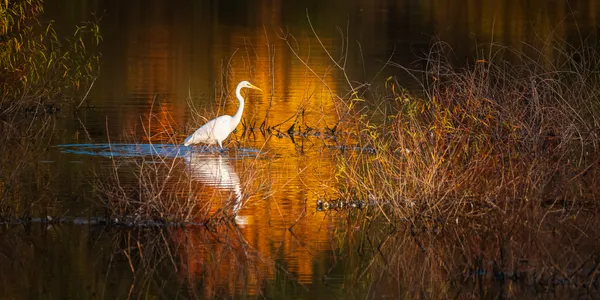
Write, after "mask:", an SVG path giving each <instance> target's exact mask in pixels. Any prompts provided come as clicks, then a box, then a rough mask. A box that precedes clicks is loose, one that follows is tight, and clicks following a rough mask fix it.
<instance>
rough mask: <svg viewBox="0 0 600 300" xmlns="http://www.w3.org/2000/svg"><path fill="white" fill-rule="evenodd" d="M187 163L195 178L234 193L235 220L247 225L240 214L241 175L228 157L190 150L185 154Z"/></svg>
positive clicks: (233, 208)
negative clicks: (202, 153)
mask: <svg viewBox="0 0 600 300" xmlns="http://www.w3.org/2000/svg"><path fill="white" fill-rule="evenodd" d="M185 164H186V166H187V167H188V170H189V172H190V175H191V177H192V179H193V180H197V181H200V182H202V183H203V184H205V185H207V186H210V187H214V188H217V189H220V190H224V191H231V192H233V193H234V195H235V199H234V203H233V205H232V206H231V209H232V213H233V214H234V215H235V222H236V223H237V224H239V225H245V224H246V218H245V217H243V216H239V215H238V212H239V210H240V209H241V208H242V204H243V201H242V200H243V197H242V196H243V195H242V189H241V187H240V177H239V176H238V174H237V173H236V172H235V170H234V169H233V166H232V165H231V164H230V163H229V161H228V159H227V158H224V157H223V156H221V155H201V154H197V153H193V152H190V153H188V154H187V155H186V156H185Z"/></svg>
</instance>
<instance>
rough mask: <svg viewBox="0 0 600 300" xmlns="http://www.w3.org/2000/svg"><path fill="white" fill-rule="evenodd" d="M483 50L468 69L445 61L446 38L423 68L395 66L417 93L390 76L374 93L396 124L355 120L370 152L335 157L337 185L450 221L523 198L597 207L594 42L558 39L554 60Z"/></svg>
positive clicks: (599, 77) (598, 81) (404, 211)
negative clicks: (570, 44) (569, 44)
mask: <svg viewBox="0 0 600 300" xmlns="http://www.w3.org/2000/svg"><path fill="white" fill-rule="evenodd" d="M488 48H489V51H488V52H485V55H483V56H482V57H478V58H476V59H475V60H473V61H472V62H471V63H469V64H467V65H466V66H464V67H457V66H456V65H455V64H453V63H451V62H450V60H449V58H448V57H451V49H450V48H449V46H448V45H446V44H444V43H442V42H437V43H435V44H434V45H433V46H432V48H431V52H430V53H429V55H428V56H427V57H425V58H424V62H425V65H426V69H425V70H424V71H416V70H409V69H407V68H404V67H403V66H400V65H396V64H393V63H390V65H392V66H395V67H399V68H402V69H403V70H405V71H407V72H409V74H410V75H411V76H412V77H413V78H414V79H416V80H418V81H419V83H420V85H421V87H422V90H421V91H408V90H406V89H404V88H402V85H401V83H400V82H399V81H398V80H397V79H396V78H394V77H390V78H388V79H387V81H386V93H385V95H383V96H381V97H380V98H379V99H380V100H379V101H381V100H383V101H382V104H380V105H381V106H384V105H385V106H388V107H392V109H386V110H387V111H391V112H392V113H390V114H389V115H387V116H385V119H386V120H391V122H385V123H384V124H376V123H374V122H372V121H371V120H369V119H360V118H358V120H359V121H358V123H357V125H356V130H355V132H354V136H355V138H356V140H357V143H358V144H359V145H360V147H361V149H366V150H369V151H364V150H363V152H368V153H371V154H370V155H363V154H364V153H348V154H344V155H341V156H340V157H339V160H338V164H339V168H338V170H339V171H338V172H339V176H340V177H342V178H344V179H345V180H347V184H348V186H346V187H344V190H346V191H350V192H351V194H352V196H354V195H358V196H359V197H362V198H363V199H370V200H373V201H374V202H375V203H376V204H377V205H379V206H380V207H383V206H382V205H384V206H387V207H392V208H393V211H394V212H396V213H398V215H400V216H415V215H426V216H442V217H444V218H448V219H454V218H455V217H457V216H468V215H473V214H478V213H479V211H480V209H479V208H481V207H496V208H498V209H501V210H505V209H508V207H512V206H514V204H515V203H525V202H530V201H533V202H535V203H539V204H560V205H577V206H589V205H592V206H593V205H595V204H596V202H597V198H598V192H599V191H598V189H597V188H596V187H597V186H598V185H597V183H598V182H597V181H598V171H597V169H598V168H597V165H598V159H599V158H600V157H599V156H598V154H597V153H598V143H599V141H600V140H599V134H600V130H599V127H598V124H599V123H598V121H599V119H600V114H599V113H600V110H599V109H598V101H597V99H598V96H599V94H600V74H598V72H597V70H598V64H599V63H600V61H599V60H598V57H600V56H599V53H597V50H596V49H595V48H593V47H584V48H579V49H573V48H568V49H562V48H560V49H559V48H557V49H555V51H556V55H555V56H554V57H553V58H552V59H550V58H546V57H544V56H542V55H541V54H539V55H538V56H530V55H526V54H524V53H522V52H521V53H519V52H514V51H511V50H510V49H507V48H502V47H499V46H496V45H489V47H488ZM507 57H510V58H511V60H510V61H509V60H507ZM380 111H384V109H380ZM347 194H348V193H347Z"/></svg>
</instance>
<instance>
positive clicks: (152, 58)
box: [0, 0, 600, 299]
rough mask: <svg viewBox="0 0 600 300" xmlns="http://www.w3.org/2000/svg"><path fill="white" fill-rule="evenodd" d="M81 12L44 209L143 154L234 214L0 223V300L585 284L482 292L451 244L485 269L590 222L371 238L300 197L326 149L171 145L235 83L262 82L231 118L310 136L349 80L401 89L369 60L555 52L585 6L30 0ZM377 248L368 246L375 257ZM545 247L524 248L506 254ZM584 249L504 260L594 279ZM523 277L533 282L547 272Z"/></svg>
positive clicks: (63, 211) (65, 204)
mask: <svg viewBox="0 0 600 300" xmlns="http://www.w3.org/2000/svg"><path fill="white" fill-rule="evenodd" d="M92 14H94V15H95V17H96V18H100V17H101V22H100V27H101V31H102V35H103V42H102V44H101V45H100V46H99V48H98V49H97V51H99V52H100V53H101V54H102V65H101V68H100V72H99V77H98V78H97V80H96V81H95V83H94V86H93V88H92V89H91V91H90V93H89V96H88V98H87V99H86V101H85V102H84V104H83V107H85V109H81V110H79V113H78V114H77V115H71V114H66V115H64V116H61V117H60V118H59V119H58V125H57V127H56V128H55V130H54V131H55V138H54V139H53V140H52V142H51V143H50V145H49V147H47V150H46V151H45V152H43V153H42V154H41V155H40V158H36V160H37V162H38V163H39V164H40V166H41V167H40V168H41V169H43V170H42V171H41V172H45V173H47V174H48V179H47V184H46V185H44V188H43V190H44V191H46V193H48V195H46V196H44V198H43V199H46V198H48V199H53V202H52V203H53V205H52V211H51V213H53V214H56V215H68V216H94V215H96V214H99V213H100V212H99V211H101V210H102V208H101V207H102V205H101V203H100V202H99V200H98V199H97V198H95V197H94V196H92V194H93V193H92V188H91V184H90V182H93V181H94V180H96V179H95V178H94V174H96V173H94V172H90V170H95V171H98V170H105V169H110V168H111V167H112V166H113V165H114V161H117V159H118V161H119V162H120V163H124V164H127V162H128V159H130V161H132V162H136V161H138V162H139V160H136V159H139V158H148V159H147V160H146V161H145V163H152V161H153V160H156V162H163V161H164V160H168V161H173V162H176V163H177V164H178V166H179V165H180V169H178V170H180V172H183V173H185V174H189V176H190V178H191V179H190V182H192V184H194V185H198V186H202V187H203V188H202V189H201V190H200V192H198V194H197V195H195V199H196V201H198V203H199V205H208V206H209V208H208V210H209V211H211V212H213V213H216V212H218V211H219V209H220V208H222V207H229V208H230V209H232V210H233V213H234V215H235V220H234V222H232V223H229V224H228V225H224V226H220V227H218V228H216V229H215V228H212V229H210V228H208V229H207V228H201V229H187V230H182V229H174V228H167V229H156V228H145V229H135V230H130V229H118V228H117V229H104V228H97V227H94V226H84V225H69V224H62V225H60V226H48V227H45V226H42V225H33V226H30V227H25V228H24V227H22V226H10V227H9V228H7V229H4V230H3V231H2V233H0V236H1V237H2V238H1V241H2V246H1V247H0V249H2V251H0V270H1V271H0V280H1V283H2V287H1V288H0V291H2V292H1V293H0V296H2V297H3V298H74V299H89V298H109V299H114V298H126V297H132V298H133V297H135V298H146V297H148V298H167V299H171V298H214V297H219V298H220V297H224V298H232V297H249V298H254V297H260V298H263V297H265V298H281V299H289V298H319V299H330V298H342V299H345V298H381V297H386V296H387V297H391V298H398V297H404V296H407V295H413V296H414V297H416V296H419V295H421V296H425V297H434V298H437V297H442V298H444V297H450V296H457V297H475V295H479V296H481V297H490V296H492V297H493V296H499V297H502V296H506V297H510V296H513V297H517V298H519V297H520V296H529V297H546V296H552V297H559V298H560V297H579V296H584V297H587V296H589V295H588V294H586V292H585V289H584V291H583V292H575V293H573V292H571V291H570V290H568V289H566V288H565V289H563V288H562V287H563V286H568V283H566V284H563V283H564V282H561V280H563V281H564V280H566V279H565V278H568V274H566V275H565V276H564V277H563V278H558V279H556V278H555V279H554V280H557V282H558V284H555V285H552V284H548V286H553V287H554V288H553V289H549V288H545V289H543V290H537V287H535V286H536V285H535V284H534V283H535V280H537V279H535V278H534V279H533V281H532V282H527V281H525V282H519V281H515V282H514V283H513V282H512V281H511V282H510V283H508V284H506V283H496V284H494V283H492V284H490V285H485V286H486V288H483V287H482V286H483V285H482V284H481V281H478V279H477V278H478V277H484V276H478V274H479V275H482V274H480V273H478V270H477V269H475V270H469V269H467V268H466V267H464V266H466V265H473V262H472V261H471V260H470V259H467V258H465V256H464V255H463V256H461V255H458V254H457V252H456V251H454V250H455V249H454V248H452V247H451V245H454V244H455V242H456V241H462V242H464V245H463V246H464V247H471V248H469V249H471V251H469V253H470V254H472V257H475V258H477V257H486V258H487V259H488V260H485V259H483V258H482V259H480V260H479V261H480V262H481V264H482V265H485V266H488V265H490V264H494V263H496V261H494V259H490V257H496V256H498V257H500V256H501V255H500V254H498V253H500V252H502V251H503V250H502V249H506V248H509V249H518V248H519V247H520V246H519V243H520V242H523V243H530V245H531V244H535V243H537V240H535V239H532V238H531V236H530V235H537V234H540V232H542V233H545V234H546V235H547V237H548V238H547V239H545V240H544V241H555V240H552V239H551V237H552V234H558V235H559V236H560V237H561V238H560V239H557V240H560V241H561V242H565V243H566V241H567V240H571V239H570V238H572V239H578V238H582V239H583V238H584V237H585V236H586V234H582V231H578V230H574V229H573V228H583V227H585V228H587V229H589V228H593V226H592V227H589V226H590V225H589V224H588V223H586V224H585V225H581V224H577V223H574V224H573V225H572V227H569V228H570V229H565V230H562V231H561V230H559V231H558V233H557V232H554V233H552V234H551V233H548V232H550V231H552V230H553V229H551V228H530V227H528V226H524V229H523V230H522V232H523V234H522V236H519V237H517V238H514V239H513V240H511V238H507V239H505V240H501V239H498V240H492V238H489V236H495V235H494V234H491V233H489V232H487V233H482V232H478V233H475V234H472V232H463V231H461V230H460V229H456V230H455V231H452V232H454V233H455V234H454V235H452V234H450V235H448V237H445V238H444V239H442V240H439V239H438V238H437V237H436V235H435V234H433V233H432V232H434V231H433V230H431V228H429V229H424V230H423V233H422V234H414V232H411V230H412V229H410V226H407V227H406V228H404V229H400V231H401V232H402V234H398V237H397V238H393V239H391V240H386V239H383V240H378V238H377V237H368V233H369V229H367V228H364V227H362V226H360V224H355V223H351V225H350V226H349V225H348V224H349V223H348V221H347V219H346V217H347V214H345V213H325V212H317V211H316V206H315V202H316V200H317V199H320V198H327V197H335V194H334V189H333V187H336V186H338V185H339V184H340V182H339V179H338V178H337V177H336V170H337V167H338V166H337V165H336V162H335V153H336V152H335V150H332V149H335V146H336V145H335V142H332V141H330V140H327V139H323V138H318V137H311V138H306V139H300V140H299V141H294V140H292V139H290V138H289V137H285V136H281V137H272V138H270V139H267V140H265V139H264V138H263V136H261V135H260V134H256V135H254V136H253V135H243V134H242V133H241V132H240V131H241V130H240V131H238V132H237V134H236V136H232V137H230V138H229V140H228V141H227V142H226V143H225V146H226V148H227V150H226V151H225V152H224V153H220V152H215V150H214V149H211V148H199V149H189V148H187V147H183V146H180V145H178V144H180V143H182V142H183V140H184V139H185V137H186V136H187V135H188V134H190V133H191V132H193V130H194V129H195V128H197V127H198V126H199V125H200V124H202V123H203V120H202V119H201V118H200V117H198V116H199V115H200V116H205V117H206V118H208V119H210V118H212V117H214V116H217V115H220V114H224V113H227V114H233V113H234V112H235V110H236V109H237V102H236V101H235V100H234V99H233V95H232V90H233V89H234V88H235V85H236V84H237V82H239V81H241V80H250V81H251V82H252V83H253V84H255V85H257V86H259V87H261V88H262V89H263V90H264V92H263V93H256V92H252V93H249V94H248V96H247V102H246V109H245V111H244V123H245V124H247V125H249V126H250V125H252V124H254V126H255V127H258V126H260V124H261V122H263V120H265V118H266V117H267V112H268V123H269V124H271V125H273V124H281V125H280V126H281V128H282V129H283V130H284V131H285V130H287V129H288V128H289V127H290V126H291V125H292V124H293V123H294V122H295V121H296V120H298V118H299V116H302V119H301V121H300V122H301V123H302V124H305V125H307V126H310V127H312V128H317V129H320V130H323V131H324V130H325V128H331V127H333V126H334V125H335V124H336V123H337V122H338V120H339V119H340V118H341V117H342V116H341V115H340V111H339V110H338V108H337V107H336V106H335V105H334V101H333V98H334V97H335V95H342V96H344V95H348V93H349V92H350V91H351V90H352V87H357V86H360V85H361V84H363V83H369V84H372V85H373V86H383V83H384V82H385V79H386V78H387V77H388V76H391V75H396V76H398V77H399V78H401V81H402V80H404V82H405V84H406V86H408V87H410V86H411V84H413V83H411V81H410V78H409V77H407V76H406V75H405V74H403V72H402V71H401V70H399V69H398V68H393V67H389V66H388V67H386V62H387V61H388V60H390V61H393V62H395V63H398V64H402V65H404V66H406V67H407V68H420V67H422V65H421V64H420V61H419V57H422V56H423V55H424V54H425V53H426V52H427V50H428V49H429V45H430V44H431V41H432V38H434V37H439V38H440V39H442V40H444V41H446V42H448V44H449V45H450V46H451V47H453V49H454V53H455V57H454V59H455V60H457V61H458V62H459V63H465V62H468V61H469V60H472V59H474V57H475V56H476V55H477V50H475V49H476V48H475V46H476V45H477V44H479V43H485V42H490V41H494V42H498V43H501V44H503V45H507V46H511V47H515V48H517V49H524V50H525V51H527V50H528V49H540V50H541V51H547V53H548V55H552V49H553V47H555V45H562V44H563V43H564V42H569V43H578V42H581V41H582V40H585V39H586V38H587V37H588V36H590V35H592V34H594V33H596V30H597V24H596V22H597V20H596V19H597V18H598V17H599V16H600V4H597V3H596V2H595V1H577V2H575V1H573V2H566V1H529V2H523V1H510V0H507V1H488V2H480V1H395V2H393V1H375V2H373V1H299V2H294V3H290V2H288V1H265V2H260V3H259V2H254V1H233V2H231V3H224V2H223V1H177V2H171V1H159V0H151V1H116V0H113V1H110V0H108V1H47V3H46V14H45V17H44V18H46V19H48V20H55V21H56V25H57V28H58V29H59V33H60V34H61V35H68V34H70V33H71V32H72V31H73V28H74V26H75V25H76V24H79V23H80V22H82V21H85V20H90V19H93V18H94V17H93V16H92ZM540 45H541V46H540ZM336 63H337V64H338V65H339V66H341V67H343V68H344V70H345V72H342V71H341V70H340V68H339V67H336ZM344 73H345V74H346V75H347V76H345V75H344ZM299 112H304V113H303V114H300V113H299ZM238 129H240V128H238ZM115 158H116V159H115ZM133 165H134V166H135V163H133ZM178 168H179V167H178ZM123 180H125V181H127V180H131V182H130V183H135V180H134V179H127V178H124V179H123ZM41 199H42V198H41ZM40 201H42V200H40ZM44 201H45V200H44ZM231 203H233V204H231ZM230 204H231V205H230ZM530 217H531V218H532V219H535V220H540V219H542V218H544V216H538V215H535V216H530ZM551 217H553V218H557V219H560V217H559V216H554V215H552V216H551ZM499 218H502V217H499ZM526 219H527V218H526ZM573 222H575V221H573ZM363 225H364V224H363ZM586 226H588V227H586ZM493 228H494V229H495V230H498V232H503V231H508V232H510V231H511V230H512V229H507V228H504V227H503V226H502V224H499V225H497V226H496V227H493ZM378 231H380V230H378ZM594 233H595V231H589V232H588V234H589V235H591V236H593V234H594ZM452 237H454V238H455V239H452ZM486 239H489V240H488V241H486V242H484V241H485V240H486ZM485 243H487V244H485ZM390 244H391V245H393V246H392V247H391V248H390V246H389V245H390ZM484 244H485V245H487V246H484ZM381 245H388V247H386V248H383V249H387V250H378V249H382V248H379V246H381ZM551 246H553V244H552V242H550V243H548V244H546V242H544V243H541V245H538V246H537V247H534V246H531V247H529V248H527V249H528V250H527V251H529V252H527V253H521V254H522V257H516V258H514V261H519V259H521V260H526V257H533V256H535V255H534V254H532V253H536V251H538V252H539V251H542V250H544V249H550V248H552V247H551ZM596 246H597V245H596V244H594V243H593V242H585V243H582V242H579V243H577V244H576V245H571V247H572V248H571V249H570V251H571V252H569V253H571V254H573V255H574V254H575V253H577V254H579V255H580V256H581V257H579V258H577V259H573V260H568V261H567V260H566V259H565V258H564V257H563V256H560V255H558V254H557V253H564V251H565V248H566V246H565V248H560V247H558V248H552V249H550V250H548V251H549V252H548V253H551V254H548V256H549V257H551V259H540V261H528V262H527V263H523V264H524V265H523V266H525V264H527V266H525V267H523V269H524V270H525V271H524V272H525V273H526V274H525V275H523V276H522V278H529V277H527V276H532V277H535V275H533V273H535V272H536V271H538V273H539V270H547V269H549V268H552V267H553V265H552V263H554V264H555V265H554V267H556V266H557V265H562V264H563V263H564V264H567V265H569V267H573V268H577V267H578V266H584V267H585V268H590V269H592V270H593V263H594V261H590V262H587V261H585V259H584V257H588V256H586V254H590V255H591V254H592V253H593V251H594V250H593V249H594V247H596ZM389 249H400V250H398V251H401V252H402V253H405V256H402V255H399V254H398V253H393V252H392V253H390V250H389ZM595 249H597V248H595ZM440 251H441V252H443V253H445V254H443V255H440V254H439V252H440ZM524 252H526V251H524ZM436 253H437V254H436ZM461 253H463V254H464V253H466V252H461ZM454 255H455V256H454ZM379 256H380V257H384V262H385V263H382V262H381V261H377V260H376V258H377V257H379ZM475 258H474V259H473V260H474V261H478V260H477V259H475ZM546 258H548V257H546ZM565 261H567V262H566V263H565ZM388 263H389V265H387V264H388ZM588 264H589V265H588ZM475 265H476V264H475ZM590 265H591V267H590ZM512 267H514V266H512ZM390 268H393V269H394V272H392V271H390ZM424 268H426V269H427V270H424ZM373 269H374V270H375V271H373ZM390 274H391V275H390ZM394 274H395V275H394ZM413 274H414V275H413ZM541 274H542V275H540V278H541V279H539V280H548V282H550V281H551V280H553V279H551V278H550V279H547V278H545V277H544V276H545V275H543V274H544V272H541ZM507 276H508V275H507ZM425 278H427V280H426V279H425ZM448 278H451V279H452V280H448ZM392 279H393V280H392ZM497 282H504V281H500V280H499V281H497ZM487 287H489V290H488V288H487ZM557 287H558V288H557ZM564 290H567V291H564ZM479 296H477V297H479Z"/></svg>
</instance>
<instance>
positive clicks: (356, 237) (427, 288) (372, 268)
mask: <svg viewBox="0 0 600 300" xmlns="http://www.w3.org/2000/svg"><path fill="white" fill-rule="evenodd" d="M548 213H549V214H548ZM563 214H565V212H560V211H556V210H554V209H552V208H533V209H532V207H531V206H526V207H515V208H514V210H513V211H512V214H511V215H506V214H504V213H502V212H500V211H498V210H490V211H489V212H488V213H487V214H486V215H485V216H484V215H482V216H480V217H468V218H465V219H461V220H460V221H459V222H458V224H456V223H455V222H445V223H440V222H438V221H435V220H431V221H426V220H423V219H421V220H419V221H415V222H414V223H412V224H411V223H408V222H407V223H400V224H397V228H398V230H393V231H392V232H390V231H389V230H387V229H386V228H384V227H382V224H385V223H386V222H385V221H384V222H382V220H381V219H382V217H381V216H380V217H378V219H379V221H375V222H373V223H372V225H370V226H367V227H366V228H364V229H363V230H362V231H361V232H358V234H351V233H349V234H347V237H345V238H344V239H345V240H347V241H348V242H349V244H348V246H347V247H348V249H349V251H350V252H349V253H348V254H346V257H344V258H342V259H344V261H345V262H346V264H349V265H356V266H357V267H356V268H354V270H355V273H354V275H353V276H351V277H350V278H349V279H348V280H352V281H353V282H360V281H364V280H367V281H368V282H369V285H368V286H369V290H370V291H369V294H370V295H374V296H375V297H384V296H386V297H391V298H407V297H408V298H413V297H414V296H415V295H425V296H426V297H427V296H431V297H434V298H438V297H441V298H481V297H483V298H498V297H501V298H512V297H515V296H519V297H523V295H536V294H537V292H536V290H537V289H539V288H542V289H550V290H551V291H554V292H556V293H557V294H556V295H562V296H559V298H560V297H563V296H564V297H573V296H575V297H578V296H576V295H582V294H586V293H587V290H586V288H591V289H596V288H597V287H598V278H599V276H598V275H599V274H598V273H597V268H598V265H599V264H600V259H599V258H598V253H597V251H596V249H598V247H599V246H600V244H598V237H599V234H600V231H598V228H600V227H599V225H600V224H599V223H598V220H597V218H596V217H595V214H594V213H593V212H591V211H588V210H587V209H582V210H580V211H579V212H578V217H577V218H576V219H574V218H569V219H563V218H562V217H563ZM538 222H539V224H540V225H542V226H537V224H538ZM559 222H560V225H558V223H559ZM353 249H361V255H359V256H357V257H354V256H353V255H352V251H353ZM423 293H424V294H423Z"/></svg>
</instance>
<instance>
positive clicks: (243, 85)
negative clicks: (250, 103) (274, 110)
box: [238, 80, 262, 92]
mask: <svg viewBox="0 0 600 300" xmlns="http://www.w3.org/2000/svg"><path fill="white" fill-rule="evenodd" d="M238 88H239V89H241V88H249V89H255V90H259V91H261V92H262V90H261V89H260V88H259V87H257V86H255V85H253V84H252V83H250V82H248V81H246V80H244V81H242V82H240V83H239V84H238Z"/></svg>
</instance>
